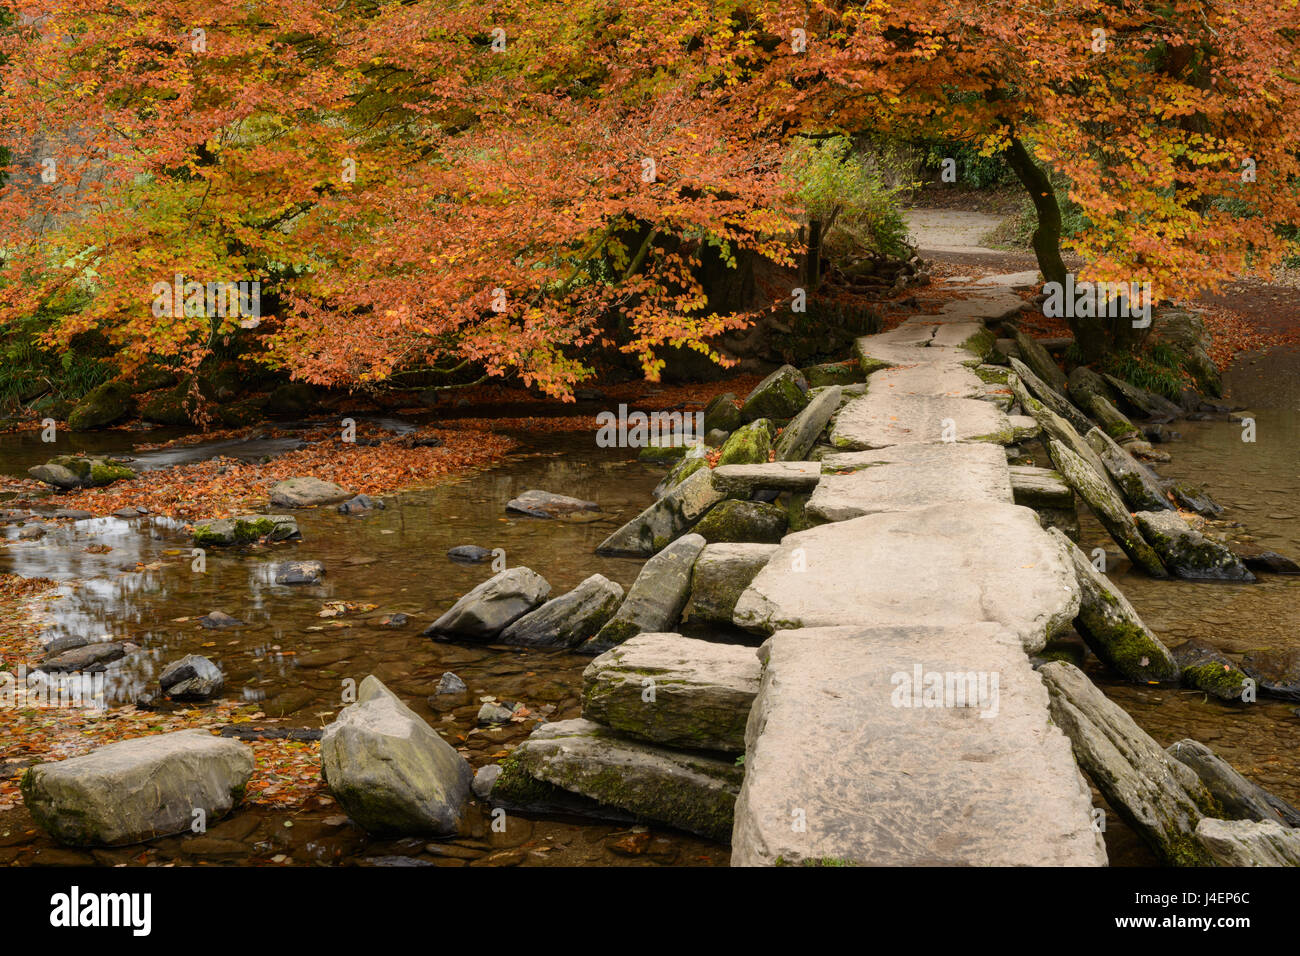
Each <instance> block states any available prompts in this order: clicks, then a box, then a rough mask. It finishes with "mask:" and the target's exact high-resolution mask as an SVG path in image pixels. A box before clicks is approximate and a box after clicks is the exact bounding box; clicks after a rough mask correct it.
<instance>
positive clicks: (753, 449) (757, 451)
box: [717, 418, 773, 466]
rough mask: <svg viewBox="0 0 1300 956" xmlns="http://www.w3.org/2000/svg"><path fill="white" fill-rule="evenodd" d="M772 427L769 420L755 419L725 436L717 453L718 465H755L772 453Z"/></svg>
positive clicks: (763, 461)
mask: <svg viewBox="0 0 1300 956" xmlns="http://www.w3.org/2000/svg"><path fill="white" fill-rule="evenodd" d="M772 431H773V425H772V422H771V420H770V419H767V418H756V419H754V421H752V422H750V423H749V424H748V425H743V426H741V427H740V428H737V429H736V430H735V431H734V432H732V433H731V434H730V435H728V436H727V440H726V441H725V442H723V443H722V449H721V451H719V452H718V462H717V463H718V465H719V466H725V465H757V464H763V463H765V462H766V461H767V460H768V458H770V457H771V453H772Z"/></svg>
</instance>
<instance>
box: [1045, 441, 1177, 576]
mask: <svg viewBox="0 0 1300 956" xmlns="http://www.w3.org/2000/svg"><path fill="white" fill-rule="evenodd" d="M1047 449H1048V453H1049V454H1050V455H1051V457H1052V462H1053V463H1054V464H1055V465H1056V470H1057V471H1059V472H1060V473H1061V474H1062V475H1063V476H1064V477H1065V480H1066V481H1067V482H1069V483H1070V487H1072V488H1073V489H1074V490H1075V491H1077V492H1078V493H1079V497H1080V498H1082V499H1083V500H1084V501H1086V502H1087V503H1088V507H1089V508H1091V509H1092V512H1093V514H1095V515H1096V516H1097V520H1098V521H1100V522H1101V523H1102V525H1103V526H1105V528H1106V530H1107V531H1108V532H1109V533H1110V536H1111V537H1112V538H1114V539H1115V543H1116V544H1118V545H1119V546H1120V547H1121V548H1122V549H1123V550H1124V553H1125V554H1127V555H1128V556H1129V559H1130V560H1131V561H1132V562H1133V563H1134V564H1135V565H1137V566H1138V567H1139V568H1141V569H1142V570H1143V571H1146V572H1147V574H1150V575H1151V576H1152V577H1155V578H1167V577H1169V572H1168V571H1167V570H1166V569H1165V566H1164V565H1163V564H1162V563H1161V561H1160V556H1159V555H1158V554H1157V553H1156V552H1155V551H1154V550H1153V549H1152V547H1151V545H1150V544H1149V543H1148V542H1147V540H1146V538H1144V537H1143V536H1142V532H1141V531H1140V530H1139V529H1138V523H1137V522H1136V521H1135V520H1134V519H1133V515H1131V514H1129V511H1128V508H1127V507H1126V506H1125V504H1124V502H1123V501H1122V500H1121V499H1120V497H1119V495H1117V494H1116V493H1115V492H1114V491H1113V490H1112V489H1111V488H1110V487H1108V486H1107V484H1106V482H1105V480H1104V479H1103V478H1102V477H1101V476H1100V475H1099V474H1098V473H1097V472H1096V471H1094V470H1093V469H1092V467H1091V466H1089V465H1088V463H1087V462H1085V461H1084V460H1083V459H1082V458H1080V457H1079V456H1078V455H1076V454H1075V453H1074V452H1072V451H1071V450H1070V449H1068V448H1066V447H1065V446H1064V445H1063V444H1061V443H1060V442H1058V441H1057V440H1056V439H1054V438H1049V439H1048V440H1047Z"/></svg>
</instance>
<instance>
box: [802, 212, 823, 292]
mask: <svg viewBox="0 0 1300 956" xmlns="http://www.w3.org/2000/svg"><path fill="white" fill-rule="evenodd" d="M821 273H822V224H821V220H820V219H814V220H812V221H811V222H809V223H808V251H807V252H806V253H805V254H804V266H803V283H804V288H806V289H807V290H808V292H810V293H811V292H815V291H817V284H818V283H819V282H820V281H821Z"/></svg>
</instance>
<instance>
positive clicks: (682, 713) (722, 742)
mask: <svg viewBox="0 0 1300 956" xmlns="http://www.w3.org/2000/svg"><path fill="white" fill-rule="evenodd" d="M761 671H762V667H761V665H760V664H759V660H758V656H757V655H756V654H755V653H754V649H753V648H752V647H745V646H743V645H739V644H718V643H715V642H713V641H702V640H696V639H694V638H689V637H682V635H680V634H638V635H637V636H636V637H633V638H630V639H629V640H627V641H625V642H624V643H622V644H620V645H619V646H618V647H616V648H614V649H613V650H610V651H606V652H605V653H604V654H601V655H600V656H599V657H597V658H596V659H595V660H593V661H592V662H591V663H590V664H588V665H587V669H586V670H585V671H584V672H583V674H582V716H583V717H585V718H586V719H588V720H594V721H596V722H597V723H601V724H604V725H605V726H607V727H612V728H613V729H614V730H617V731H621V732H622V733H625V734H630V735H631V736H634V737H640V738H642V739H645V740H649V741H652V742H654V743H660V744H667V745H669V746H673V747H688V748H692V749H699V750H719V751H722V752H724V753H742V752H743V751H744V749H745V721H746V720H747V719H748V717H749V708H750V705H751V704H753V702H754V695H755V694H756V693H757V692H758V680H759V675H760V673H761Z"/></svg>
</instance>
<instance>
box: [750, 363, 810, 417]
mask: <svg viewBox="0 0 1300 956" xmlns="http://www.w3.org/2000/svg"><path fill="white" fill-rule="evenodd" d="M807 404H808V380H807V379H806V378H804V377H803V373H802V372H800V371H799V370H798V369H797V368H795V367H794V366H793V365H782V366H781V367H780V368H779V369H777V370H776V371H775V372H773V373H772V374H771V375H769V376H768V377H767V378H765V379H763V381H761V382H759V383H758V384H757V385H755V386H754V390H753V391H751V392H750V393H749V395H747V396H746V397H745V401H744V403H743V404H742V405H741V406H740V416H741V418H742V419H743V420H744V421H747V422H752V421H754V420H755V419H757V418H771V419H775V420H777V421H785V420H787V419H790V418H794V416H795V415H798V414H799V412H800V411H802V410H803V407H804V406H805V405H807Z"/></svg>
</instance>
